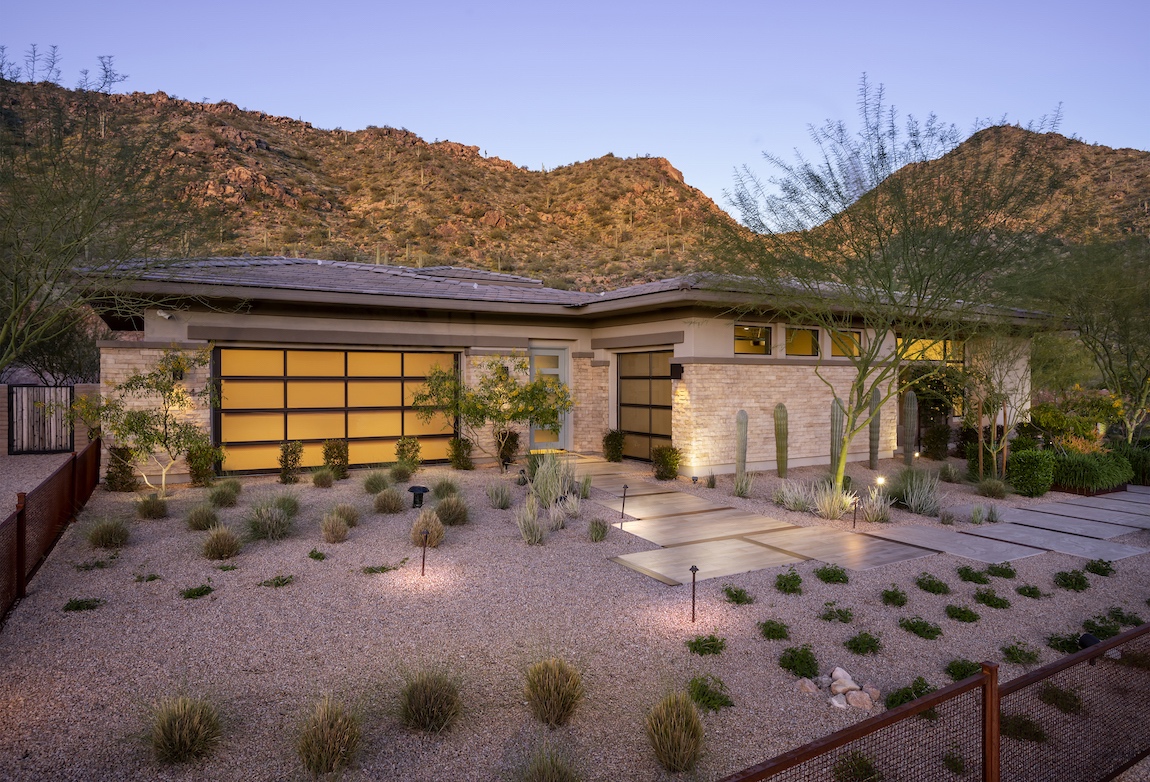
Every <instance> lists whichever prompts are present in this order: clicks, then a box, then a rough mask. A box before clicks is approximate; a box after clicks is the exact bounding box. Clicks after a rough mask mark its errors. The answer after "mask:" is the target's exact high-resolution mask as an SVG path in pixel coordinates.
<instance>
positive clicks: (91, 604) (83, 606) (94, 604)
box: [64, 597, 105, 611]
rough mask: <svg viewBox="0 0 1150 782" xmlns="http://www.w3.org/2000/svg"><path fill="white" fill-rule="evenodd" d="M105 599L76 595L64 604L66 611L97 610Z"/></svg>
mask: <svg viewBox="0 0 1150 782" xmlns="http://www.w3.org/2000/svg"><path fill="white" fill-rule="evenodd" d="M104 602H105V601H104V600H101V599H100V598H98V597H74V598H72V599H71V600H69V601H68V602H67V603H65V604H64V610H65V611H95V610H96V609H97V608H99V607H100V606H102V605H104Z"/></svg>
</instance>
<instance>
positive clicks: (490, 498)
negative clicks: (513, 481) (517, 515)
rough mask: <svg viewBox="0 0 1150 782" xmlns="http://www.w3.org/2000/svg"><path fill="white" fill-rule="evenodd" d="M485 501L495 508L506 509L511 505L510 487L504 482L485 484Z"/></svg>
mask: <svg viewBox="0 0 1150 782" xmlns="http://www.w3.org/2000/svg"><path fill="white" fill-rule="evenodd" d="M487 502H488V504H490V505H491V507H492V508H495V509H496V510H507V509H508V508H510V507H511V487H510V486H508V485H507V484H506V483H489V484H487Z"/></svg>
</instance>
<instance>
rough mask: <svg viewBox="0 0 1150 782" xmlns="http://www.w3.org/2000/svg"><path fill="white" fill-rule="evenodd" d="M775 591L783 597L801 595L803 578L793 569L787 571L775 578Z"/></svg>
mask: <svg viewBox="0 0 1150 782" xmlns="http://www.w3.org/2000/svg"><path fill="white" fill-rule="evenodd" d="M775 589H777V590H779V591H780V592H782V593H783V594H784V595H801V594H802V593H803V577H802V576H800V575H799V573H798V571H797V570H795V569H794V567H793V566H792V567H790V568H788V569H787V572H786V573H779V574H778V575H777V576H775Z"/></svg>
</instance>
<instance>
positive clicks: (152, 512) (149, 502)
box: [136, 493, 168, 519]
mask: <svg viewBox="0 0 1150 782" xmlns="http://www.w3.org/2000/svg"><path fill="white" fill-rule="evenodd" d="M136 515H137V516H139V517H140V518H141V519H163V518H167V516H168V502H167V500H163V499H161V498H160V495H158V494H155V493H153V494H149V495H148V496H147V497H141V498H140V499H138V500H136Z"/></svg>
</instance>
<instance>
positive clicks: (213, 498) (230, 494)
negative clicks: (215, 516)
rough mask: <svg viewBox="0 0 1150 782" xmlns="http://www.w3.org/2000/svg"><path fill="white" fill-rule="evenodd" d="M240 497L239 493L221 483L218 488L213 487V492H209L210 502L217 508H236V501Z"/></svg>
mask: <svg viewBox="0 0 1150 782" xmlns="http://www.w3.org/2000/svg"><path fill="white" fill-rule="evenodd" d="M238 497H239V492H237V491H236V490H235V489H233V488H232V487H231V486H230V485H228V484H225V483H220V484H218V485H216V486H213V487H212V490H211V491H210V492H208V502H210V503H211V504H212V505H214V506H215V507H217V508H232V507H235V504H236V499H237V498H238Z"/></svg>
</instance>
